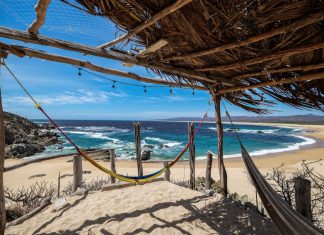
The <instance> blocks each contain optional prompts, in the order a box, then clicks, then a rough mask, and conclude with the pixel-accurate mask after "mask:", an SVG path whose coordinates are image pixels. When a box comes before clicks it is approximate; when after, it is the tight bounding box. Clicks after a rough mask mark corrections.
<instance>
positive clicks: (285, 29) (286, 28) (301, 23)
mask: <svg viewBox="0 0 324 235" xmlns="http://www.w3.org/2000/svg"><path fill="white" fill-rule="evenodd" d="M323 19H324V13H323V12H319V13H314V14H310V15H308V16H306V17H305V18H302V19H300V20H297V21H295V22H293V23H292V24H290V25H283V26H281V27H278V28H275V29H272V30H271V31H269V32H265V33H262V34H259V35H256V36H252V37H249V38H247V39H245V40H243V41H240V42H232V43H228V44H225V45H223V46H219V47H215V48H212V49H209V50H204V51H198V52H194V53H190V54H187V55H183V56H170V57H167V58H165V59H164V60H163V61H170V60H183V59H190V58H194V57H199V56H204V55H209V54H213V53H218V52H221V51H225V50H228V49H233V48H237V47H240V46H245V45H248V44H251V43H254V42H258V41H261V40H264V39H267V38H270V37H273V36H276V35H279V34H284V33H290V32H293V31H296V30H298V29H300V28H303V27H305V26H307V25H310V24H313V23H316V22H319V21H321V20H323Z"/></svg>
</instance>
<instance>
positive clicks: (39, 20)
mask: <svg viewBox="0 0 324 235" xmlns="http://www.w3.org/2000/svg"><path fill="white" fill-rule="evenodd" d="M50 3H51V0H38V2H37V4H36V6H35V12H36V15H37V16H36V19H35V20H34V22H33V23H32V24H31V25H30V26H29V28H28V29H27V31H28V32H29V33H31V34H34V35H37V34H38V33H39V29H40V27H42V26H43V24H44V23H45V18H46V11H47V7H48V5H49V4H50Z"/></svg>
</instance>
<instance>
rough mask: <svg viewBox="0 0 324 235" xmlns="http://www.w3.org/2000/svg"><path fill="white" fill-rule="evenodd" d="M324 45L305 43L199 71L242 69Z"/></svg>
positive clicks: (323, 43)
mask: <svg viewBox="0 0 324 235" xmlns="http://www.w3.org/2000/svg"><path fill="white" fill-rule="evenodd" d="M323 47H324V42H317V43H311V44H307V45H304V46H301V47H294V48H290V49H287V50H281V51H278V52H274V53H270V54H267V55H261V56H259V57H255V58H252V59H247V60H242V61H237V62H234V63H232V64H224V65H216V66H207V67H203V68H200V69H197V71H200V72H201V71H223V70H229V69H239V68H240V69H241V68H244V67H246V66H249V65H253V64H260V63H263V62H266V61H269V60H273V59H278V58H282V57H288V56H293V55H297V54H301V53H304V52H308V51H313V50H317V49H320V48H323Z"/></svg>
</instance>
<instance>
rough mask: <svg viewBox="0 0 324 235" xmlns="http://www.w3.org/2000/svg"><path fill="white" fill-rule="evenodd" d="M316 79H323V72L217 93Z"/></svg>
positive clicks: (223, 91) (223, 92)
mask: <svg viewBox="0 0 324 235" xmlns="http://www.w3.org/2000/svg"><path fill="white" fill-rule="evenodd" d="M318 79H324V72H320V73H313V74H308V75H304V76H299V77H292V78H286V79H280V80H274V81H267V82H260V83H256V84H252V85H248V86H242V87H232V88H227V89H223V90H220V91H219V92H218V93H219V94H225V93H229V92H234V91H244V90H247V89H254V88H260V87H266V86H276V85H281V84H287V83H293V82H302V81H307V80H318Z"/></svg>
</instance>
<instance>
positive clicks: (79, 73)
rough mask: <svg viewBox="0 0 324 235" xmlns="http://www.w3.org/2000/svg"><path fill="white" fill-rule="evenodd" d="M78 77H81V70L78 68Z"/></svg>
mask: <svg viewBox="0 0 324 235" xmlns="http://www.w3.org/2000/svg"><path fill="white" fill-rule="evenodd" d="M78 75H79V76H80V77H81V68H79V72H78Z"/></svg>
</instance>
